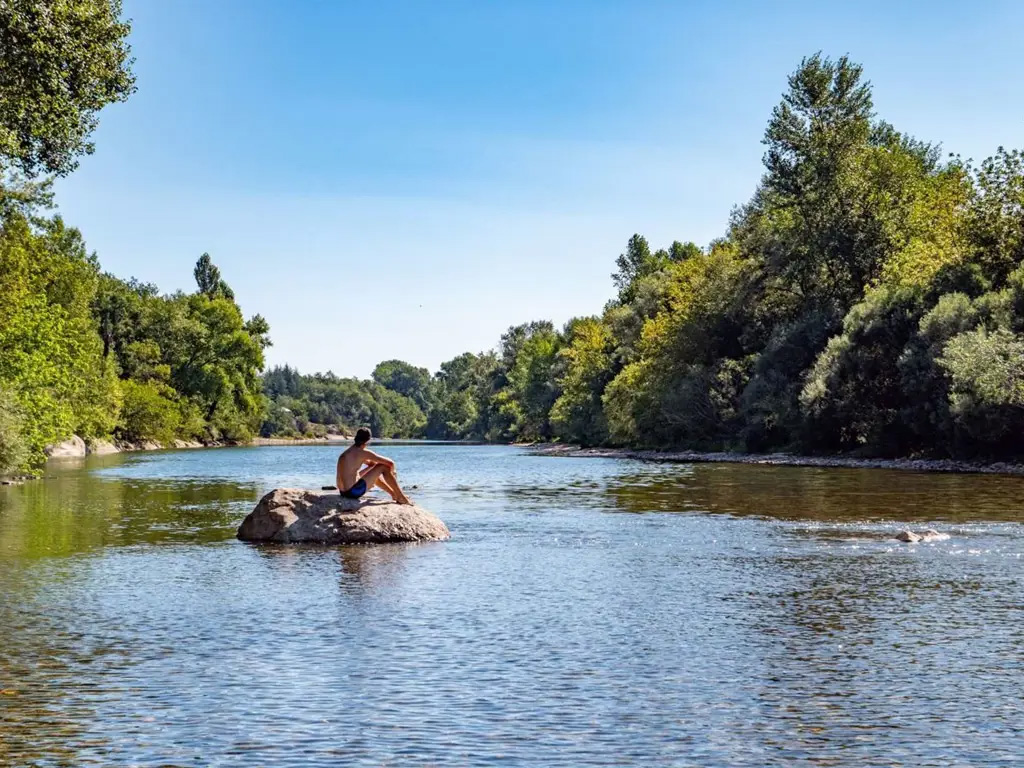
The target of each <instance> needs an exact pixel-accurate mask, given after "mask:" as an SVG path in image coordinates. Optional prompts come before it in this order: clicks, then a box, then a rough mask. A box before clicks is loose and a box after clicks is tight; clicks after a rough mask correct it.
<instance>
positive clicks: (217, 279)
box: [192, 253, 265, 333]
mask: <svg viewBox="0 0 1024 768" xmlns="http://www.w3.org/2000/svg"><path fill="white" fill-rule="evenodd" d="M192 274H193V275H194V276H195V278H196V286H197V287H198V288H199V292H200V293H201V294H203V295H204V296H207V297H209V298H211V299H215V298H217V297H222V298H225V299H228V300H229V301H234V300H235V292H234V291H232V290H231V288H230V287H228V284H227V283H225V282H224V281H223V280H222V279H221V276H220V270H219V269H217V266H216V265H215V264H214V263H213V259H211V258H210V254H208V253H204V254H203V255H202V256H200V257H199V260H198V261H196V266H195V269H193V270H192ZM257 317H259V316H258V315H257ZM260 319H261V320H262V319H263V318H260ZM264 333H265V331H264Z"/></svg>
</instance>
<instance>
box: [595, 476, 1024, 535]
mask: <svg viewBox="0 0 1024 768" xmlns="http://www.w3.org/2000/svg"><path fill="white" fill-rule="evenodd" d="M606 493H607V495H608V497H609V498H610V499H611V500H612V501H613V502H614V504H615V505H616V507H618V508H619V509H621V510H622V511H625V512H717V513H726V514H731V515H762V516H765V517H773V518H778V519H782V520H821V521H844V520H899V521H904V522H908V523H915V522H928V521H934V520H945V521H950V522H967V521H972V520H983V521H986V522H990V521H994V520H1006V521H1012V522H1019V521H1020V519H1021V513H1020V509H1019V504H1018V503H1017V499H1019V498H1020V497H1021V495H1022V494H1024V478H1018V477H1008V476H994V475H941V474H925V473H911V472H900V471H895V470H874V469H822V468H817V467H768V466H758V465H754V466H747V465H739V464H695V465H688V466H684V467H680V468H678V469H677V470H676V471H672V470H668V471H665V470H664V469H662V470H661V471H658V469H657V468H644V469H641V470H640V471H634V472H630V473H627V474H623V475H621V476H619V477H616V482H615V483H614V484H612V485H609V486H608V487H607V489H606Z"/></svg>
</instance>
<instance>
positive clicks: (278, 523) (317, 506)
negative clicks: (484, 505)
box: [238, 488, 450, 544]
mask: <svg viewBox="0 0 1024 768" xmlns="http://www.w3.org/2000/svg"><path fill="white" fill-rule="evenodd" d="M449 535H450V534H449V533H448V528H447V526H446V525H445V524H444V523H443V522H441V521H440V520H439V519H438V518H437V517H435V516H434V515H432V514H430V513H429V512H427V511H426V510H425V509H422V508H421V507H417V506H415V505H403V504H395V503H393V502H391V501H390V500H385V499H377V498H366V497H364V498H363V499H359V500H356V499H346V498H342V497H341V496H339V495H338V492H337V491H308V490H303V489H301V488H277V489H276V490H273V491H271V492H270V493H268V494H267V495H266V496H264V497H263V498H262V499H260V503H259V504H257V505H256V509H254V510H253V511H252V512H250V513H249V515H248V516H247V517H246V518H245V520H243V521H242V524H241V525H240V526H239V527H238V538H240V539H241V540H242V541H277V542H286V543H287V542H300V541H308V542H320V543H323V544H370V543H382V542H388V541H442V540H444V539H447V538H448V537H449Z"/></svg>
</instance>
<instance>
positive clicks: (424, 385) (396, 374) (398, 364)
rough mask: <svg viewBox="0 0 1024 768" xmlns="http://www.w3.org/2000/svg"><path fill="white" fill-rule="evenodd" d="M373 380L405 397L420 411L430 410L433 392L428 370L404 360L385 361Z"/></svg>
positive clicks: (377, 368) (375, 370) (379, 364)
mask: <svg viewBox="0 0 1024 768" xmlns="http://www.w3.org/2000/svg"><path fill="white" fill-rule="evenodd" d="M373 380H374V381H376V382H377V383H378V384H380V385H381V386H382V387H385V388H387V389H390V390H391V391H393V392H397V393H398V394H400V395H405V396H406V397H408V398H409V399H411V400H412V401H413V402H414V403H416V405H417V406H418V407H419V408H420V410H422V411H424V412H426V411H429V410H430V408H431V404H432V400H433V391H432V386H431V378H430V371H428V370H427V369H426V368H417V367H415V366H413V365H410V364H409V363H407V362H405V361H403V360H385V361H384V362H382V363H378V364H377V367H376V368H374V369H373Z"/></svg>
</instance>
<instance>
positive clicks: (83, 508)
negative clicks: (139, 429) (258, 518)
mask: <svg viewBox="0 0 1024 768" xmlns="http://www.w3.org/2000/svg"><path fill="white" fill-rule="evenodd" d="M257 496H258V489H257V488H256V487H255V486H252V485H243V484H237V483H224V482H216V483H214V482H192V481H168V480H159V481H135V480H127V479H118V480H107V479H103V478H101V477H98V476H96V475H87V474H85V473H74V474H66V475H65V474H58V475H57V476H55V477H52V478H47V479H46V480H45V481H44V482H34V483H27V484H26V485H24V486H20V487H15V488H8V489H4V492H3V493H2V494H0V542H2V543H0V551H3V552H4V553H6V554H8V555H16V556H20V557H51V556H59V555H67V554H72V553H76V552H83V551H87V550H90V549H93V548H96V547H101V546H107V545H111V544H113V545H127V544H141V543H156V542H161V541H176V542H210V541H221V540H223V539H225V538H230V537H232V536H233V535H234V531H235V527H236V526H237V525H238V522H239V521H240V519H241V516H244V514H245V513H246V512H248V507H249V505H251V504H252V503H253V501H254V499H255V498H256V497H257Z"/></svg>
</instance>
